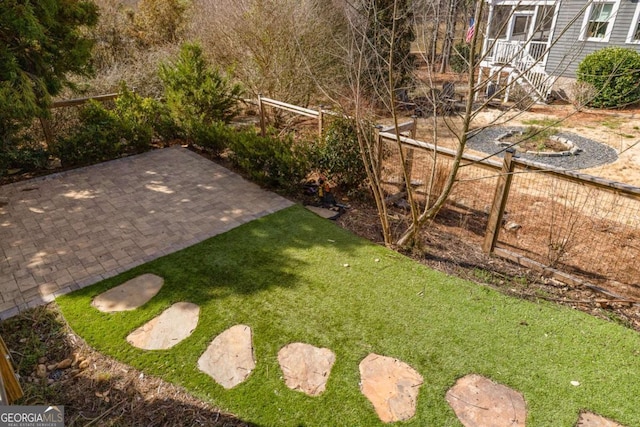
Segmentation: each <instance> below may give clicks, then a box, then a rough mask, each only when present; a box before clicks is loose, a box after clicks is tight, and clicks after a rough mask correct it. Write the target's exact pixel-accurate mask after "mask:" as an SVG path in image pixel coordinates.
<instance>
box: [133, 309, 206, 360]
mask: <svg viewBox="0 0 640 427" xmlns="http://www.w3.org/2000/svg"><path fill="white" fill-rule="evenodd" d="M199 315H200V307H198V306H197V305H196V304H193V303H190V302H178V303H175V304H173V305H172V306H171V307H169V308H168V309H166V310H165V311H163V312H162V314H160V315H159V316H157V317H155V318H154V319H152V320H150V321H149V322H147V323H145V324H144V325H143V326H141V327H139V328H138V329H136V330H135V331H133V332H131V333H130V334H129V336H128V337H127V341H128V342H129V343H130V344H131V345H132V346H134V347H138V348H141V349H143V350H166V349H168V348H171V347H173V346H174V345H176V344H178V343H179V342H180V341H182V340H184V339H185V338H187V337H189V336H190V335H191V333H193V331H194V330H195V329H196V326H197V325H198V316H199Z"/></svg>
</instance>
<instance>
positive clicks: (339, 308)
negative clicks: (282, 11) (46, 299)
mask: <svg viewBox="0 0 640 427" xmlns="http://www.w3.org/2000/svg"><path fill="white" fill-rule="evenodd" d="M376 259H378V260H379V261H378V262H376ZM345 264H349V266H348V267H345V266H344V265H345ZM143 273H154V274H157V275H159V276H162V277H164V278H165V285H164V287H163V288H162V290H161V291H160V293H159V294H158V295H156V296H155V297H154V298H153V299H152V300H151V301H150V302H149V303H147V304H146V305H145V306H143V307H141V308H140V309H138V310H136V311H133V312H127V313H116V314H105V313H101V312H99V311H97V310H96V309H94V308H92V307H91V306H90V303H91V299H92V298H93V297H94V296H96V295H98V294H100V293H101V292H104V291H105V290H106V289H108V288H110V287H113V286H116V285H118V284H121V283H122V282H124V281H125V280H128V279H131V278H133V277H135V276H138V275H140V274H143ZM179 301H189V302H193V303H196V304H198V305H200V307H201V311H200V321H199V323H198V327H197V328H196V330H195V332H194V333H193V335H191V336H190V337H189V338H188V339H186V340H185V341H183V342H181V343H180V344H178V345H177V346H175V347H173V348H172V349H170V350H164V351H143V350H139V349H137V348H134V347H132V346H130V345H129V344H128V343H127V342H126V340H125V337H126V336H127V335H128V334H129V333H130V332H131V331H132V330H134V329H136V328H137V327H139V326H141V325H142V324H144V323H146V322H147V321H149V320H150V319H152V318H153V317H155V316H157V315H158V314H160V313H161V312H162V311H163V310H164V309H166V308H167V307H169V306H170V305H171V304H173V303H175V302H179ZM58 303H59V305H60V307H61V309H62V312H63V313H64V316H65V318H66V319H67V320H68V322H69V323H70V325H71V327H72V328H73V329H74V330H75V332H77V333H78V334H79V335H80V336H82V337H83V338H84V339H86V340H87V342H88V343H89V344H90V345H92V346H93V347H95V348H96V349H98V350H99V351H101V352H103V353H106V354H108V355H110V356H113V357H115V358H116V359H118V360H120V361H123V362H125V363H128V364H130V365H132V366H134V367H136V368H138V369H141V370H143V371H144V372H145V373H147V374H151V375H157V376H160V377H162V378H164V379H166V380H167V381H170V382H173V383H176V384H180V385H182V386H184V387H186V388H188V389H189V390H191V391H192V392H193V393H194V394H195V395H197V396H200V397H202V398H204V399H206V400H208V401H210V402H212V403H213V404H214V405H216V406H218V407H220V408H222V409H224V410H227V411H229V412H232V413H234V414H236V415H238V416H239V417H240V418H242V419H244V420H246V421H249V422H253V423H256V424H258V425H261V426H373V425H378V424H381V423H380V422H379V420H378V418H377V416H376V414H375V412H374V410H373V407H372V406H371V404H370V403H369V402H368V400H367V399H366V398H365V397H364V396H363V395H362V394H361V393H360V390H359V386H358V382H359V372H358V364H359V363H360V361H361V360H362V359H363V358H364V357H366V355H367V354H369V353H370V352H375V353H378V354H382V355H385V356H392V357H396V358H399V359H400V360H402V361H404V362H406V363H408V364H409V365H411V366H412V367H413V368H414V369H416V370H417V371H419V372H420V374H421V375H422V376H423V377H424V379H425V382H424V384H423V386H422V387H421V389H420V395H419V398H418V411H417V414H416V416H415V417H414V418H413V419H412V420H410V421H409V422H406V423H403V425H405V424H406V425H415V426H436V427H441V426H454V425H460V424H459V423H458V421H457V419H456V417H455V415H454V413H453V411H452V410H451V409H450V408H449V406H448V404H447V403H446V401H445V398H444V395H445V393H446V391H447V389H448V388H449V387H451V386H452V385H453V384H454V383H455V381H456V379H458V378H459V377H461V376H464V375H466V374H470V373H478V374H481V375H484V376H487V377H489V378H491V379H493V380H494V381H497V382H499V383H502V384H504V385H507V386H510V387H513V388H514V389H516V390H518V391H520V392H521V393H523V395H524V397H525V399H526V401H527V409H528V418H527V426H573V425H574V424H575V423H576V421H577V419H578V414H579V412H580V410H583V409H584V410H590V411H593V412H596V413H599V414H601V415H603V416H606V417H609V418H613V419H616V420H618V421H619V422H621V423H623V424H626V425H627V426H638V425H640V406H638V404H637V402H638V396H639V395H640V381H639V380H640V378H638V376H639V374H640V337H639V336H638V334H637V333H636V332H634V331H631V330H629V329H625V328H623V327H621V326H619V325H617V324H613V323H607V322H604V321H602V320H599V319H596V318H593V317H591V316H588V315H586V314H584V313H582V312H579V311H574V310H569V309H567V308H563V307H558V306H555V305H552V304H549V303H543V302H540V303H530V302H526V301H521V300H518V299H515V298H510V297H507V296H504V295H502V294H500V293H498V292H495V291H493V290H491V289H488V288H485V287H482V286H479V285H476V284H473V283H470V282H466V281H463V280H460V279H458V278H456V277H450V276H447V275H445V274H442V273H439V272H436V271H432V270H430V269H428V268H426V267H424V266H422V265H420V264H418V263H416V262H414V261H412V260H410V259H408V258H406V257H404V256H402V255H399V254H397V253H395V252H392V251H390V250H387V249H385V248H383V247H380V246H376V245H373V244H371V243H370V242H368V241H365V240H363V239H360V238H358V237H355V236H353V235H352V234H350V233H348V232H347V231H345V230H342V229H340V228H339V227H337V226H335V225H334V224H332V223H331V222H330V221H326V220H323V219H320V218H319V217H316V216H315V215H313V214H312V213H310V212H307V211H306V210H305V209H303V208H301V207H299V206H295V207H293V208H289V209H286V210H284V211H281V212H279V213H276V214H273V215H270V216H268V217H266V218H263V219H260V220H257V221H253V222H251V223H249V224H245V225H243V226H241V227H238V228H236V229H234V230H232V231H230V232H228V233H225V234H223V235H220V236H217V237H214V238H212V239H209V240H207V241H205V242H203V243H200V244H197V245H195V246H192V247H190V248H187V249H185V250H182V251H180V252H177V253H175V254H172V255H169V256H166V257H163V258H161V259H158V260H156V261H153V262H150V263H148V264H145V265H142V266H140V267H137V268H135V269H133V270H130V271H127V272H125V273H123V274H121V275H119V276H117V277H114V278H112V279H109V280H105V281H103V282H101V283H99V284H97V285H94V286H91V287H89V288H85V289H82V290H80V291H77V292H75V293H73V294H69V295H66V296H64V297H60V298H59V299H58ZM240 323H242V324H246V325H249V326H251V327H252V328H253V334H254V335H253V336H254V349H255V354H256V359H257V367H256V369H255V370H254V371H253V373H252V374H251V376H250V377H249V379H248V380H247V381H246V382H245V383H243V384H240V385H239V386H237V387H236V388H234V389H231V390H225V389H224V388H222V387H221V386H219V385H217V384H216V383H215V382H214V381H213V380H212V379H211V378H210V377H209V376H207V375H206V374H203V373H201V372H200V371H199V370H198V368H197V360H198V358H199V357H200V355H201V354H202V353H203V352H204V351H205V349H206V348H207V346H208V344H209V343H210V342H211V340H212V339H213V338H214V337H215V336H216V335H217V334H219V333H220V332H222V331H224V330H226V329H227V328H229V327H231V326H233V325H235V324H240ZM290 342H306V343H310V344H313V345H315V346H318V347H328V348H330V349H331V350H333V351H334V352H335V354H336V356H337V360H336V363H335V365H334V367H333V371H332V373H331V377H330V379H329V383H328V386H327V390H326V392H325V393H324V394H323V395H321V396H320V397H315V398H313V397H308V396H306V395H304V394H303V393H300V392H296V391H292V390H289V389H288V388H287V387H286V386H285V384H284V381H283V380H282V378H281V376H282V373H281V371H280V368H279V366H278V362H277V353H278V350H279V349H280V348H281V347H283V346H284V345H286V344H288V343H290ZM571 381H579V382H580V386H579V387H575V386H572V385H571Z"/></svg>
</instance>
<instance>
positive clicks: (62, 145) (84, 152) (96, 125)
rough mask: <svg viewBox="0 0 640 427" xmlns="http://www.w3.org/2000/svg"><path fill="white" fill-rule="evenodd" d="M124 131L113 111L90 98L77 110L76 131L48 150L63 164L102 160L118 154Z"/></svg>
mask: <svg viewBox="0 0 640 427" xmlns="http://www.w3.org/2000/svg"><path fill="white" fill-rule="evenodd" d="M125 133H126V131H124V130H123V129H122V127H121V126H120V122H119V120H118V118H117V117H116V115H115V114H113V113H112V112H110V111H108V110H107V109H105V108H104V107H103V106H102V105H101V104H99V103H98V102H96V101H89V103H88V104H87V106H86V107H85V108H83V109H82V110H81V111H80V124H79V127H78V129H77V131H76V132H75V133H73V134H71V135H70V136H67V137H64V138H61V139H58V140H57V141H55V143H54V144H53V147H52V149H51V151H52V152H53V154H54V155H56V156H57V157H59V158H60V161H61V162H62V166H64V167H67V166H79V165H86V164H91V163H96V162H101V161H104V160H109V159H113V158H115V157H117V156H118V155H119V154H120V152H121V149H122V143H123V141H122V139H123V136H124V134H125Z"/></svg>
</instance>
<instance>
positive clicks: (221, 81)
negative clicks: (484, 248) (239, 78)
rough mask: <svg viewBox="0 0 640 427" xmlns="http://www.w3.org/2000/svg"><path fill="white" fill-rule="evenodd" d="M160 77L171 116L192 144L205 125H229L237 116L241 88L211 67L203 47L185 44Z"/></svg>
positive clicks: (164, 65) (161, 69) (165, 66)
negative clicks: (216, 123) (217, 123)
mask: <svg viewBox="0 0 640 427" xmlns="http://www.w3.org/2000/svg"><path fill="white" fill-rule="evenodd" d="M159 75H160V79H161V80H162V82H163V84H164V86H165V98H166V102H167V106H168V107H169V110H170V112H171V116H172V118H173V120H174V121H175V123H176V125H177V126H178V127H179V128H180V129H181V130H182V132H183V136H184V137H185V138H186V139H187V140H188V141H189V142H191V143H194V142H195V139H196V138H198V137H199V136H201V134H202V131H203V128H202V125H205V128H206V126H208V125H212V124H214V123H215V122H224V123H228V122H229V121H230V120H231V119H232V118H233V117H234V116H235V115H236V114H237V101H238V99H239V97H240V94H241V89H240V86H239V85H237V84H232V83H231V82H230V81H229V79H228V78H227V77H226V76H225V75H224V74H222V73H221V72H220V71H219V70H217V69H213V68H211V67H210V65H209V64H208V63H207V61H206V60H205V58H204V56H203V53H202V49H201V48H200V46H198V45H196V44H185V45H183V46H182V48H181V50H180V55H179V57H178V59H177V60H176V61H175V62H174V63H173V64H162V65H161V66H160V70H159Z"/></svg>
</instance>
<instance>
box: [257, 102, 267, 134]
mask: <svg viewBox="0 0 640 427" xmlns="http://www.w3.org/2000/svg"><path fill="white" fill-rule="evenodd" d="M258 110H259V111H260V135H262V137H263V138H264V137H265V136H267V126H266V124H265V118H264V105H263V104H262V95H258Z"/></svg>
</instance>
